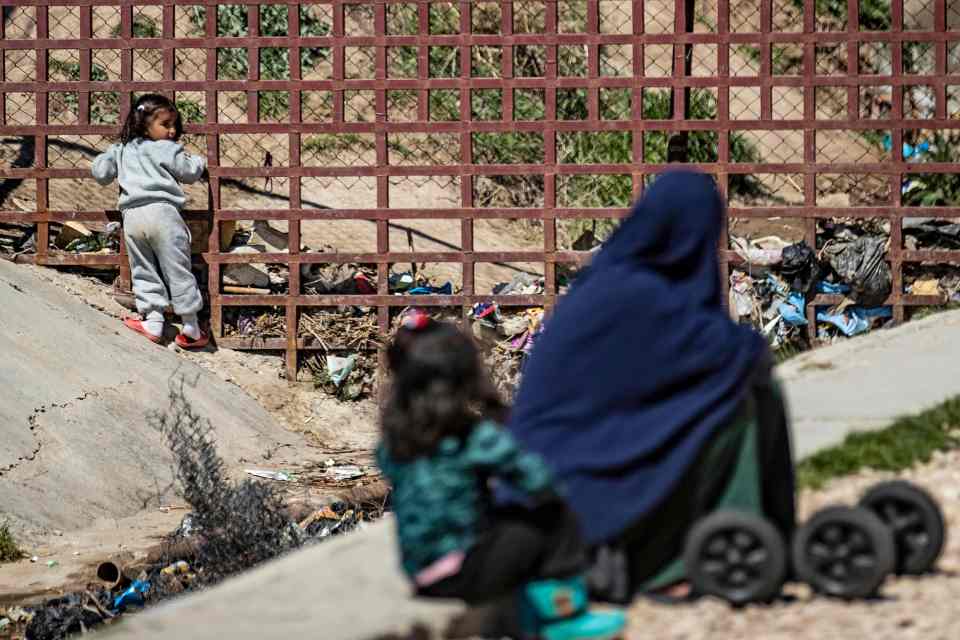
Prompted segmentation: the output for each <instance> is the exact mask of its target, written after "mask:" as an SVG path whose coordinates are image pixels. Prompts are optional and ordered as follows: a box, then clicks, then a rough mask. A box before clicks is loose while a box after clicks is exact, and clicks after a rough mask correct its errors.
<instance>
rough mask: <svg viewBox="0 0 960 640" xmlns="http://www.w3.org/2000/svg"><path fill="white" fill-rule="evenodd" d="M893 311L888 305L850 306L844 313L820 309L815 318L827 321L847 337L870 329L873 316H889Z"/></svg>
mask: <svg viewBox="0 0 960 640" xmlns="http://www.w3.org/2000/svg"><path fill="white" fill-rule="evenodd" d="M892 316H893V311H892V310H891V309H890V307H877V308H875V309H864V308H862V307H850V308H849V309H847V310H846V312H845V313H833V314H831V313H827V312H826V311H821V312H820V313H818V314H817V320H819V321H820V322H827V323H829V324H832V325H833V326H835V327H836V328H838V329H840V331H842V332H843V335H845V336H847V337H851V336H855V335H859V334H861V333H865V332H867V331H869V330H870V324H871V321H872V320H873V319H874V318H890V317H892Z"/></svg>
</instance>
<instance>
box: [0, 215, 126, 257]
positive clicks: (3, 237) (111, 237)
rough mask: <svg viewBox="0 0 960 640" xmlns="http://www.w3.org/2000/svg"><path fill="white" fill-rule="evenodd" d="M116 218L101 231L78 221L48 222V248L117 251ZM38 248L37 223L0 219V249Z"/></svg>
mask: <svg viewBox="0 0 960 640" xmlns="http://www.w3.org/2000/svg"><path fill="white" fill-rule="evenodd" d="M120 232H121V227H120V223H119V222H108V223H107V224H106V225H104V229H103V231H94V230H91V229H90V228H89V227H87V225H85V224H83V223H81V222H72V221H71V222H64V223H62V224H61V223H58V222H51V223H50V248H51V249H56V250H59V251H66V252H68V253H101V254H110V253H117V252H119V251H120ZM36 252H37V245H36V227H35V225H34V224H32V223H27V222H0V253H4V254H12V255H14V256H16V255H20V254H31V253H36Z"/></svg>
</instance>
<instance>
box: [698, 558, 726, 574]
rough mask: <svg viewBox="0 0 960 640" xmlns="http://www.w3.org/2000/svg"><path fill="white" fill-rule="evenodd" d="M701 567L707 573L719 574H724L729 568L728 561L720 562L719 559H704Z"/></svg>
mask: <svg viewBox="0 0 960 640" xmlns="http://www.w3.org/2000/svg"><path fill="white" fill-rule="evenodd" d="M700 568H701V569H702V570H703V572H704V573H706V574H707V575H710V576H719V575H721V574H723V572H724V571H726V570H727V565H726V563H724V562H720V561H719V560H704V561H703V562H702V563H701V564H700Z"/></svg>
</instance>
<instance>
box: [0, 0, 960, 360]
mask: <svg viewBox="0 0 960 640" xmlns="http://www.w3.org/2000/svg"><path fill="white" fill-rule="evenodd" d="M0 6H2V8H3V21H2V26H0V54H2V56H3V61H2V65H0V125H2V126H0V138H2V147H0V156H2V160H3V162H2V165H3V166H2V167H0V178H3V187H2V190H0V198H2V203H0V220H7V221H11V220H15V221H20V222H29V223H32V224H35V225H36V236H35V237H36V243H35V247H36V248H35V253H34V254H33V255H32V256H27V258H28V259H31V260H33V261H35V262H36V263H37V264H44V265H85V266H117V267H118V268H119V269H120V270H121V281H124V280H125V278H126V274H125V272H124V269H125V260H126V259H125V257H124V255H123V253H122V247H121V250H120V251H119V252H111V251H110V250H109V249H104V250H101V251H100V252H92V253H72V252H66V251H64V250H63V248H62V247H58V245H57V244H56V243H55V242H54V239H53V238H51V231H50V229H51V228H52V226H55V225H58V224H59V223H63V222H65V221H70V220H76V221H84V222H88V223H91V225H97V224H100V225H102V224H103V223H106V222H108V221H109V220H117V219H119V218H118V214H117V212H115V211H113V210H112V209H113V208H114V207H115V200H114V198H115V196H116V192H115V188H114V190H110V189H106V190H104V189H99V188H98V187H96V185H95V184H93V183H92V182H91V179H90V177H89V166H90V162H91V160H92V158H93V155H94V153H95V151H97V150H102V149H103V148H105V146H106V145H107V144H108V143H109V142H111V141H113V140H114V139H115V138H116V135H117V133H118V129H119V123H120V121H121V120H122V118H123V117H124V116H125V114H126V113H127V111H128V109H129V105H130V103H131V100H132V99H134V97H135V96H136V95H137V94H139V93H142V92H147V91H159V92H162V93H165V94H168V95H171V96H174V97H175V99H176V100H177V103H178V105H179V107H180V110H181V113H182V114H183V116H184V119H185V120H186V122H187V125H186V133H187V135H186V138H185V143H186V144H187V146H188V148H190V149H191V150H193V151H194V152H198V153H205V154H206V157H207V158H208V161H209V165H210V182H209V190H208V189H207V187H206V186H200V187H195V188H192V189H191V190H188V194H189V196H190V202H189V204H188V207H189V210H188V211H187V212H185V215H186V217H187V219H188V220H190V221H191V223H192V225H193V226H194V228H196V229H198V230H199V229H200V227H199V226H198V225H202V223H203V222H204V221H207V222H208V223H211V222H212V225H213V230H214V232H212V233H209V241H208V242H207V243H206V244H207V246H206V247H205V251H203V253H202V262H203V263H204V264H205V265H206V268H207V272H208V288H209V303H210V304H209V309H210V316H211V324H212V327H213V329H214V332H215V335H216V337H217V340H218V342H219V344H220V345H222V346H228V347H233V348H245V349H266V350H277V351H285V352H286V355H287V366H288V371H295V370H296V367H297V357H298V353H299V352H303V351H311V350H333V349H336V348H338V347H342V346H344V345H335V344H325V343H324V342H323V341H322V340H319V339H317V338H315V337H311V336H310V335H304V334H303V332H302V331H301V328H300V316H301V314H303V313H307V312H309V311H310V310H311V309H322V308H328V307H333V306H337V305H344V304H349V305H356V306H362V307H370V308H372V309H375V310H376V318H377V325H378V327H379V329H380V330H381V331H386V330H387V329H388V327H389V324H390V322H391V313H393V312H395V311H396V310H397V309H398V308H401V307H404V306H407V305H411V304H417V305H420V306H433V307H447V308H455V309H457V310H458V312H459V313H462V314H464V315H467V314H468V313H469V310H470V308H471V306H472V305H473V304H475V303H478V302H496V303H499V304H500V305H503V306H505V307H511V306H512V307H523V306H543V305H545V306H549V305H551V304H552V303H553V302H554V300H555V298H556V296H557V295H558V291H559V286H558V285H559V284H560V283H561V281H562V277H559V275H558V272H559V271H561V270H562V269H563V268H564V265H568V264H576V263H579V262H581V261H582V260H583V259H584V256H585V255H586V254H585V253H584V252H583V251H580V250H579V249H584V248H589V246H591V244H592V243H588V244H586V245H584V244H582V242H581V241H582V240H583V238H584V237H589V236H602V234H603V233H605V232H608V231H609V228H610V224H609V222H608V221H609V220H610V219H616V218H617V217H620V216H622V215H624V214H625V213H626V211H627V206H628V204H629V202H630V200H631V198H632V197H635V196H636V195H637V194H639V193H640V192H641V191H642V189H643V185H644V184H645V183H647V181H648V180H649V179H651V178H652V177H654V176H655V175H656V174H657V173H659V172H662V171H663V170H664V169H665V168H666V167H667V166H668V162H669V161H671V160H683V161H687V162H690V163H692V164H694V165H696V166H699V167H700V168H702V169H703V170H705V171H708V172H710V173H712V174H714V175H715V176H716V179H717V182H718V185H719V187H720V189H721V190H722V191H723V193H724V194H725V195H726V196H727V198H728V201H729V203H730V209H729V220H728V223H729V229H728V231H729V232H730V234H731V235H737V234H740V235H746V236H750V235H754V236H755V235H758V234H763V233H772V234H777V235H780V236H782V237H785V238H788V239H791V240H800V239H803V240H806V241H807V242H808V243H809V244H810V245H811V246H814V247H816V246H817V243H818V235H819V234H821V233H823V232H824V229H825V225H826V224H827V223H829V221H831V220H833V219H837V218H855V219H858V220H861V221H866V222H865V224H873V223H871V222H870V220H874V221H880V223H881V226H882V233H885V234H887V235H888V236H889V241H890V245H889V251H888V254H887V259H888V261H889V262H890V264H891V266H892V273H893V289H892V293H891V295H890V298H889V300H888V301H887V304H888V305H891V306H892V307H893V313H894V318H895V320H898V321H899V320H903V319H904V318H905V317H906V316H907V315H909V313H908V312H906V311H905V309H908V308H910V307H911V306H921V305H932V304H940V303H942V302H943V297H942V296H941V295H926V296H920V295H910V294H908V293H906V292H905V283H904V273H905V271H908V270H909V269H913V268H920V267H919V265H921V264H922V263H924V262H930V261H933V262H937V263H941V264H947V263H952V262H960V251H958V250H955V249H952V248H949V247H948V249H947V250H934V249H933V248H931V247H928V246H924V245H917V244H916V243H909V244H905V239H904V232H903V223H902V221H903V219H904V218H905V217H932V218H937V219H948V218H952V217H960V187H957V186H956V185H955V179H956V178H957V177H958V172H960V164H958V163H957V160H958V156H960V126H957V124H956V123H955V119H956V118H957V117H960V2H954V1H953V0H893V1H892V2H879V1H877V0H512V1H511V0H497V1H481V0H476V1H463V0H459V1H435V0H415V1H411V0H375V1H370V0H366V1H364V0H318V1H317V2H299V1H293V0H290V1H287V2H284V1H280V2H274V3H267V2H259V1H255V0H254V1H247V0H234V1H232V2H229V3H228V2H221V1H214V0H206V1H203V2H201V1H197V0H194V1H189V0H184V1H181V0H167V1H166V2H160V3H157V2H154V3H147V2H139V1H136V0H114V1H110V0H62V1H60V2H53V1H48V0H0ZM955 143H956V144H955ZM921 148H922V149H924V151H923V153H920V152H919V151H917V150H918V149H921ZM918 185H919V186H918ZM111 201H114V204H110V202H111ZM239 221H269V222H270V223H271V224H274V225H275V226H276V227H277V228H279V229H281V230H282V231H283V232H284V233H285V234H286V235H285V238H286V242H287V250H285V251H283V252H280V251H269V252H260V253H256V254H255V255H254V254H251V253H244V252H231V251H228V247H226V246H221V242H222V238H224V240H223V242H226V241H227V239H228V238H229V235H223V234H221V233H220V231H222V230H224V227H225V226H229V225H232V224H234V223H236V222H239ZM883 225H886V226H883ZM398 233H399V235H398ZM451 234H452V235H451ZM196 235H198V236H199V235H201V234H199V233H197V234H196ZM367 240H369V242H368V243H367ZM415 242H418V243H420V248H419V249H418V248H417V247H416V246H415ZM365 243H366V244H365ZM324 245H332V247H333V248H334V249H335V250H329V249H323V247H324ZM956 248H958V249H960V246H958V247H956ZM941 249H942V247H941ZM722 261H723V265H724V268H725V269H728V270H729V269H732V268H734V267H736V266H737V265H738V264H739V263H740V262H741V259H740V257H739V256H738V255H737V254H736V253H735V252H734V251H732V250H731V248H730V245H729V244H727V245H726V246H724V251H723V253H722ZM254 262H255V263H258V264H264V265H267V264H269V265H283V266H284V267H285V268H286V269H287V270H288V271H287V273H288V275H287V276H286V277H287V286H286V288H285V290H283V291H281V292H278V293H270V294H264V293H260V294H253V295H236V294H232V293H225V290H224V288H223V272H224V271H225V270H227V269H228V268H229V265H233V264H243V263H254ZM347 263H356V264H362V265H372V266H373V268H374V269H375V273H376V278H375V279H374V280H373V282H374V283H375V284H374V287H375V290H374V291H372V292H368V293H362V294H358V295H342V294H338V293H334V294H323V295H318V294H315V293H311V292H310V291H309V290H307V289H305V288H304V286H303V282H302V279H303V278H302V273H306V272H307V271H309V268H310V266H311V265H313V266H319V265H330V264H334V265H335V264H347ZM409 263H413V264H425V263H437V264H445V265H447V266H448V267H450V268H453V269H455V270H456V271H457V275H456V277H455V278H454V280H455V283H454V288H453V289H452V290H451V293H450V294H449V295H446V294H445V293H441V294H436V295H429V296H410V295H395V294H394V292H393V291H392V290H391V285H390V276H391V273H392V272H393V271H392V270H393V269H394V267H395V266H396V265H405V264H409ZM911 265H913V266H911ZM488 267H489V268H491V269H494V271H493V272H491V273H493V275H491V276H490V278H492V279H493V280H496V279H497V277H498V274H499V273H501V272H498V271H496V269H501V270H502V269H506V270H507V271H506V273H513V272H524V271H525V272H530V273H534V274H536V275H537V276H541V277H542V278H543V282H544V290H543V293H539V291H538V292H537V293H536V294H529V293H521V294H520V295H495V294H494V293H493V292H492V290H491V289H490V288H489V286H488V285H489V283H487V280H488V279H489V278H486V277H484V278H481V279H480V280H482V281H483V283H484V284H483V286H480V285H479V284H478V273H479V272H480V270H482V269H487V268H488ZM839 300H840V298H838V297H831V296H820V297H818V298H817V299H816V300H813V301H811V303H810V304H809V305H808V308H807V310H806V313H807V317H808V319H809V321H810V327H811V332H814V331H815V327H816V317H815V308H816V306H818V305H829V304H833V303H836V302H839ZM241 307H243V308H247V307H258V308H270V309H274V310H276V312H277V313H278V314H282V316H283V317H284V318H285V320H284V322H283V326H284V328H285V330H283V331H282V332H281V333H282V335H276V336H274V337H268V338H257V339H252V338H249V337H244V336H242V335H238V334H237V333H236V332H231V331H229V330H228V329H227V328H226V325H227V324H228V322H227V316H229V315H230V313H231V310H235V309H237V308H241Z"/></svg>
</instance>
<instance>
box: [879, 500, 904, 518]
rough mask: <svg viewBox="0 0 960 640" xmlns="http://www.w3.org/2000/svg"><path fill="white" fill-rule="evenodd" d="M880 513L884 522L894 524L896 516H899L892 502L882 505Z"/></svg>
mask: <svg viewBox="0 0 960 640" xmlns="http://www.w3.org/2000/svg"><path fill="white" fill-rule="evenodd" d="M880 513H882V514H883V515H882V516H881V517H882V518H883V519H884V521H886V522H888V523H889V522H896V521H897V516H898V515H900V514H899V511H898V510H897V505H896V504H894V503H893V502H892V501H891V502H885V503H883V506H882V507H881V508H880Z"/></svg>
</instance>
